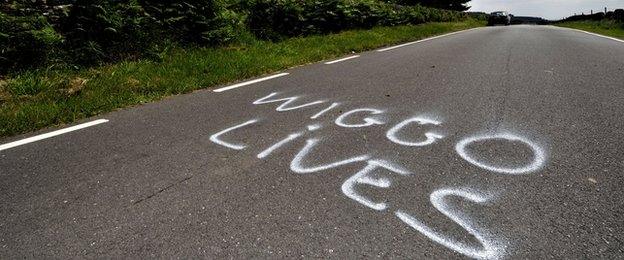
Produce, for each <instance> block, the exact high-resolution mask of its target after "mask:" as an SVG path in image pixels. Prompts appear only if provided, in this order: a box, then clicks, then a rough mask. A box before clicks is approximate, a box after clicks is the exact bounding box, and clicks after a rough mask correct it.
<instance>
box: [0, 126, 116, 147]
mask: <svg viewBox="0 0 624 260" xmlns="http://www.w3.org/2000/svg"><path fill="white" fill-rule="evenodd" d="M106 122H108V120H106V119H98V120H95V121H91V122H88V123H84V124H80V125H75V126H72V127H68V128H64V129H61V130H56V131H53V132H50V133H47V134H41V135H37V136H33V137H29V138H26V139H22V140H19V141H15V142H11V143H7V144H3V145H0V151H2V150H6V149H10V148H13V147H16V146H20V145H24V144H28V143H32V142H36V141H40V140H43V139H46V138H50V137H54V136H57V135H62V134H66V133H69V132H73V131H76V130H80V129H83V128H87V127H91V126H94V125H99V124H103V123H106Z"/></svg>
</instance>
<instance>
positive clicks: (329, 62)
mask: <svg viewBox="0 0 624 260" xmlns="http://www.w3.org/2000/svg"><path fill="white" fill-rule="evenodd" d="M358 57H360V55H353V56H349V57H346V58H342V59H339V60H333V61H328V62H325V64H326V65H330V64H334V63H338V62H341V61H346V60H350V59H355V58H358Z"/></svg>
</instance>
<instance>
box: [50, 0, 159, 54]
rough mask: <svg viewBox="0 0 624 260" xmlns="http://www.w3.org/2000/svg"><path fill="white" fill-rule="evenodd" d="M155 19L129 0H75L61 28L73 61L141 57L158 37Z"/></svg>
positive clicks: (63, 19)
mask: <svg viewBox="0 0 624 260" xmlns="http://www.w3.org/2000/svg"><path fill="white" fill-rule="evenodd" d="M153 25H154V19H152V18H151V17H150V16H148V15H147V14H146V13H145V12H144V11H143V9H142V8H141V6H139V5H138V4H136V3H134V2H132V1H108V0H78V1H77V2H76V3H75V4H74V5H73V6H72V8H71V10H70V11H69V15H68V16H67V17H65V18H62V19H61V24H60V30H61V32H62V33H63V34H64V35H65V37H66V39H67V43H66V47H67V49H68V50H69V53H70V57H71V58H72V59H73V62H74V63H76V64H82V65H92V64H97V63H101V62H111V61H118V60H123V59H136V58H140V57H144V56H145V55H146V53H149V50H150V49H151V47H152V46H153V44H154V42H155V41H157V40H160V39H159V37H158V35H157V33H156V28H155V27H154V26H153Z"/></svg>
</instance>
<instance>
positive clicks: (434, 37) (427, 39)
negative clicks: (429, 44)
mask: <svg viewBox="0 0 624 260" xmlns="http://www.w3.org/2000/svg"><path fill="white" fill-rule="evenodd" d="M479 28H480V27H477V28H470V29H466V30H462V31H456V32H451V33H447V34H442V35H438V36H433V37H430V38H425V39H421V40H418V41H413V42H408V43H403V44H399V45H395V46H391V47H387V48H383V49H379V50H377V51H378V52H384V51H389V50H394V49H396V48H401V47H405V46H408V45H412V44H416V43H421V42H426V41H430V40H434V39H438V38H442V37H446V36H451V35H454V34H458V33H463V32H468V31H472V30H476V29H479Z"/></svg>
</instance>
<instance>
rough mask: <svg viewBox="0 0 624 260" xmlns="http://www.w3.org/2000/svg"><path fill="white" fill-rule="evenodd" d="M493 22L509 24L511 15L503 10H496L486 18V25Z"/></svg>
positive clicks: (493, 23)
mask: <svg viewBox="0 0 624 260" xmlns="http://www.w3.org/2000/svg"><path fill="white" fill-rule="evenodd" d="M495 24H504V25H510V24H511V15H510V14H509V13H508V12H505V11H498V12H493V13H491V14H490V17H489V18H488V25H495Z"/></svg>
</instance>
